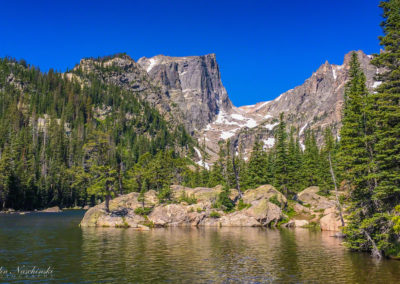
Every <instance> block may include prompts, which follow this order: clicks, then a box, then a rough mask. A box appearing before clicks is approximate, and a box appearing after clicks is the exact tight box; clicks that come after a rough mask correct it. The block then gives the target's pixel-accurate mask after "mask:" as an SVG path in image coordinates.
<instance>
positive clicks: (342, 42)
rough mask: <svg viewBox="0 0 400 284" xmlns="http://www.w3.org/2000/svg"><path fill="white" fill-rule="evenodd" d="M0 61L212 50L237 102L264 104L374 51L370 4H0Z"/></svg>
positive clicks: (53, 63)
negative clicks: (347, 57) (325, 67)
mask: <svg viewBox="0 0 400 284" xmlns="http://www.w3.org/2000/svg"><path fill="white" fill-rule="evenodd" d="M0 4H1V10H2V13H1V17H0V56H1V57H3V56H6V55H8V56H12V57H16V58H17V59H20V58H24V59H26V60H27V61H28V63H31V64H34V65H36V66H39V67H40V68H41V70H43V71H47V70H48V69H49V68H51V67H52V68H54V69H56V70H59V71H65V70H66V68H72V67H73V66H74V65H75V64H76V63H78V62H79V60H80V59H81V58H83V57H91V56H93V57H97V56H103V55H110V54H114V53H117V52H127V53H128V54H129V55H130V56H131V57H132V58H134V59H135V60H137V59H139V58H140V57H142V56H147V57H151V56H154V55H157V54H164V55H170V56H185V55H202V54H207V53H216V55H217V61H218V63H219V65H220V69H221V73H222V81H223V84H224V85H225V87H226V89H227V91H228V93H229V96H230V98H231V100H232V101H233V103H234V104H235V105H237V106H240V105H245V104H253V103H256V102H259V101H265V100H270V99H273V98H275V97H277V96H278V95H279V94H280V93H282V92H284V91H286V90H288V89H291V88H293V87H294V86H297V85H299V84H301V83H302V82H304V80H305V79H307V78H308V77H309V76H310V75H311V73H312V72H313V71H315V70H316V69H317V68H318V66H319V65H321V64H322V63H324V62H325V60H328V61H329V62H331V63H335V64H341V63H342V61H343V56H344V54H345V53H347V52H349V51H350V50H355V49H362V50H364V51H365V52H366V53H377V52H379V49H380V47H379V42H378V39H377V37H378V35H380V34H381V28H380V26H379V23H380V22H381V16H380V15H381V10H380V8H378V1H377V0H287V1H278V0H274V1H271V0H241V1H232V0H229V1H218V0H198V1H191V0H162V1H155V0H141V1H119V0H117V1H109V2H106V1H100V0H96V1H95V0H93V1H75V0H70V1H58V0H53V1H48V2H47V1H19V0H12V1H7V0H0Z"/></svg>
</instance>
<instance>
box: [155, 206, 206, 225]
mask: <svg viewBox="0 0 400 284" xmlns="http://www.w3.org/2000/svg"><path fill="white" fill-rule="evenodd" d="M190 208H193V207H190ZM204 216H205V213H203V212H201V213H198V212H196V211H194V210H190V209H188V206H185V205H182V204H167V205H160V206H157V207H156V208H154V210H153V211H152V212H151V214H150V215H149V220H150V221H152V222H153V223H154V226H156V227H164V226H196V225H198V224H199V222H200V221H201V220H202V219H203V218H204Z"/></svg>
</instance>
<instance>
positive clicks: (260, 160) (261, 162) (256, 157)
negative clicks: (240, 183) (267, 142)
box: [244, 140, 268, 188]
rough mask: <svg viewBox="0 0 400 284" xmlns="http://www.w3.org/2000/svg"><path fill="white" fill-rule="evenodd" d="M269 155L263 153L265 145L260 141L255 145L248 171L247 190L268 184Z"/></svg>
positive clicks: (246, 178)
mask: <svg viewBox="0 0 400 284" xmlns="http://www.w3.org/2000/svg"><path fill="white" fill-rule="evenodd" d="M267 165H268V163H267V155H266V153H265V152H264V151H263V145H262V144H261V142H260V141H259V140H257V141H256V142H255V143H254V146H253V150H252V152H251V155H250V159H249V162H248V165H247V169H246V177H245V182H244V183H245V188H255V187H257V186H259V185H263V184H266V183H268V180H267V178H266V174H267Z"/></svg>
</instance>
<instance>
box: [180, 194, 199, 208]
mask: <svg viewBox="0 0 400 284" xmlns="http://www.w3.org/2000/svg"><path fill="white" fill-rule="evenodd" d="M179 202H186V203H187V204H189V205H192V204H196V203H197V199H196V197H195V195H194V194H191V195H188V194H186V192H184V191H182V193H181V196H180V197H179Z"/></svg>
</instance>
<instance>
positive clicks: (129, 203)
mask: <svg viewBox="0 0 400 284" xmlns="http://www.w3.org/2000/svg"><path fill="white" fill-rule="evenodd" d="M171 190H172V193H171V201H170V203H164V204H160V203H159V202H158V199H157V197H156V193H155V191H152V190H151V191H149V192H147V193H146V194H145V198H144V200H145V201H144V207H145V208H152V210H151V213H149V214H148V215H147V216H146V215H141V214H140V213H139V212H138V210H137V209H138V208H139V209H140V208H142V206H143V204H142V203H141V202H139V201H138V197H139V194H138V193H130V194H127V195H123V196H120V197H117V198H115V199H113V200H112V201H111V202H110V212H109V213H107V212H106V211H105V205H104V203H102V204H100V205H97V206H95V207H92V208H90V209H89V210H88V211H87V212H86V214H85V216H84V218H83V220H82V222H81V226H88V227H131V228H137V229H143V226H150V227H153V226H154V227H173V226H206V227H237V226H240V227H265V226H271V225H276V224H277V223H278V222H279V221H280V220H281V219H282V218H283V213H282V210H281V207H279V206H277V205H276V204H273V203H271V202H270V201H269V198H271V197H272V196H275V197H276V199H277V200H281V201H282V204H283V203H285V202H286V199H285V198H284V196H283V195H282V194H281V193H279V192H278V191H277V190H276V189H275V188H273V187H272V186H270V185H266V186H262V187H259V188H257V189H250V190H247V191H246V192H245V194H244V195H243V200H244V202H245V203H246V204H247V208H245V209H242V210H237V211H234V212H231V213H224V212H223V211H221V210H219V209H216V208H214V204H215V202H216V200H217V198H218V195H219V193H220V192H221V190H222V187H221V186H217V187H215V188H201V187H199V188H187V187H183V186H177V185H176V186H172V187H171ZM182 192H184V193H185V195H186V196H190V197H192V198H193V197H194V198H195V199H196V200H197V203H195V204H187V203H186V202H185V201H184V200H182V199H181V198H180V197H181V196H182ZM232 196H235V193H234V192H233V193H232Z"/></svg>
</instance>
